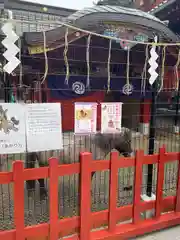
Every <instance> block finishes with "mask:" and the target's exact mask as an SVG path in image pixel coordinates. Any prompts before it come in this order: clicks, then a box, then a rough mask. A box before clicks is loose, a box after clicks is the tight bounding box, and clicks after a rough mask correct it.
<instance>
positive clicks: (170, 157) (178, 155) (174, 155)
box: [165, 152, 180, 162]
mask: <svg viewBox="0 0 180 240" xmlns="http://www.w3.org/2000/svg"><path fill="white" fill-rule="evenodd" d="M176 160H180V152H168V153H166V158H165V162H171V161H176Z"/></svg>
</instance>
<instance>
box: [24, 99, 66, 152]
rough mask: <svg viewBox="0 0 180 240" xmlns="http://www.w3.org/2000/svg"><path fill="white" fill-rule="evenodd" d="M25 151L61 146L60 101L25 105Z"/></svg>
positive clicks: (55, 148) (59, 147) (46, 149)
mask: <svg viewBox="0 0 180 240" xmlns="http://www.w3.org/2000/svg"><path fill="white" fill-rule="evenodd" d="M26 134H27V151H28V152H37V151H48V150H57V149H62V148H63V140H62V139H63V138H62V121H61V105H60V103H33V104H27V105H26Z"/></svg>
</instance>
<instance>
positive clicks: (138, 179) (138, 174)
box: [133, 150, 144, 223]
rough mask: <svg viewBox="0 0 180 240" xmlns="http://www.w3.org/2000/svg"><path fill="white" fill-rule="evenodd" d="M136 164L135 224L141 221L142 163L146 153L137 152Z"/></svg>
mask: <svg viewBox="0 0 180 240" xmlns="http://www.w3.org/2000/svg"><path fill="white" fill-rule="evenodd" d="M135 159H136V163H135V165H136V166H135V179H134V202H133V223H138V222H139V221H140V202H141V185H142V167H143V165H142V163H143V160H144V152H143V151H141V150H138V151H137V152H136V157H135Z"/></svg>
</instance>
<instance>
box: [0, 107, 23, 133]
mask: <svg viewBox="0 0 180 240" xmlns="http://www.w3.org/2000/svg"><path fill="white" fill-rule="evenodd" d="M7 111H8V109H5V110H3V107H2V106H1V105H0V131H4V133H5V134H9V133H10V131H11V130H12V131H14V132H17V131H18V128H17V127H16V126H18V125H19V120H16V118H15V117H11V118H10V120H8V117H7Z"/></svg>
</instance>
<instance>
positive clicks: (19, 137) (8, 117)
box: [0, 103, 26, 154]
mask: <svg viewBox="0 0 180 240" xmlns="http://www.w3.org/2000/svg"><path fill="white" fill-rule="evenodd" d="M24 152H26V129H25V106H24V104H18V103H0V154H14V153H24Z"/></svg>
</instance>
